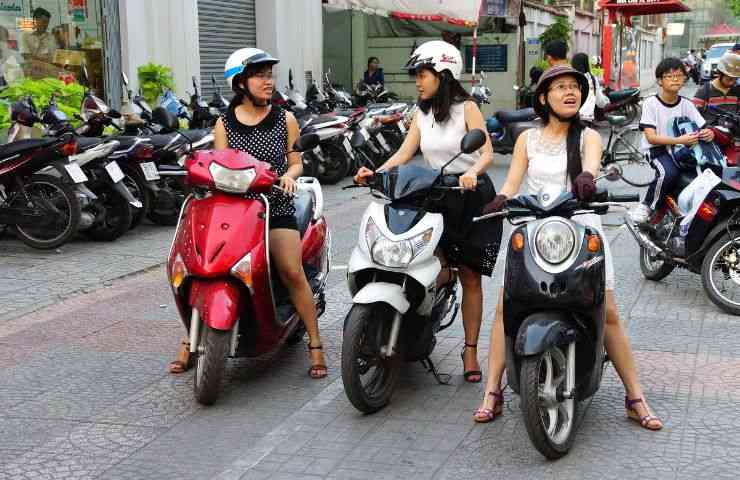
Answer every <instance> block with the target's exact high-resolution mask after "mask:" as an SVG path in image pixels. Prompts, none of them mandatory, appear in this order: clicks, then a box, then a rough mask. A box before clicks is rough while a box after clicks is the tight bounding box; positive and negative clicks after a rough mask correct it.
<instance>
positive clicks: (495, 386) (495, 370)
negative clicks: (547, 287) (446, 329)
mask: <svg viewBox="0 0 740 480" xmlns="http://www.w3.org/2000/svg"><path fill="white" fill-rule="evenodd" d="M505 368H506V338H505V337H504V289H503V288H502V289H500V291H499V297H498V304H497V305H496V317H495V318H494V319H493V328H492V329H491V341H490V344H489V346H488V372H487V375H486V389H485V393H484V395H483V403H481V407H480V408H481V409H493V407H494V405H493V404H494V401H495V398H494V397H493V396H492V395H489V392H494V393H501V377H502V376H503V374H504V369H505Z"/></svg>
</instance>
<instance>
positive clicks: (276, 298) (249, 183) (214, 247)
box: [167, 135, 331, 405]
mask: <svg viewBox="0 0 740 480" xmlns="http://www.w3.org/2000/svg"><path fill="white" fill-rule="evenodd" d="M318 140H319V139H318V137H317V136H316V135H309V136H303V137H300V138H299V139H298V141H297V142H296V144H295V145H294V147H293V148H294V150H295V151H301V150H310V149H312V148H314V147H315V145H316V144H317V143H318ZM185 168H186V169H187V171H188V182H189V184H190V185H191V186H192V188H193V193H192V195H191V196H190V197H188V200H187V201H186V202H185V204H184V205H183V209H182V213H181V217H180V221H179V223H178V227H177V231H176V233H175V238H174V241H173V244H172V248H171V250H170V254H169V258H168V262H167V274H168V278H169V282H170V285H171V287H172V293H173V294H174V296H175V302H176V304H177V308H178V311H179V313H180V317H181V319H182V321H183V323H184V325H185V327H186V328H187V329H188V331H189V336H190V352H191V355H193V356H194V361H195V374H194V378H193V380H194V383H193V387H194V392H195V398H196V399H197V401H198V402H199V403H202V404H205V405H210V404H213V403H214V402H215V401H216V399H217V397H218V393H219V385H220V383H221V377H222V375H223V371H224V368H225V363H226V359H227V357H231V358H236V357H257V356H260V355H264V354H267V353H271V352H275V351H276V350H278V349H279V348H280V347H281V346H282V345H283V344H284V343H285V342H286V341H287V342H293V343H294V342H297V341H300V339H301V338H302V337H303V334H304V333H305V331H304V329H303V326H302V322H301V320H300V319H299V317H298V315H297V313H296V311H295V308H294V307H293V306H292V305H291V304H290V300H289V297H288V294H287V290H286V288H285V286H284V285H282V284H281V281H280V278H279V275H277V274H276V272H275V271H274V267H273V265H272V262H271V257H270V242H269V238H270V236H269V235H268V232H269V218H270V204H269V202H268V200H267V197H266V196H264V195H262V197H261V200H254V199H251V198H247V197H246V196H245V195H244V194H246V193H247V192H250V193H256V194H264V193H267V192H269V191H270V190H271V189H273V188H276V187H275V186H274V185H275V183H276V182H277V180H278V179H277V175H276V174H275V173H274V171H272V170H271V169H270V165H269V164H267V163H264V162H261V161H258V160H255V159H253V158H252V157H250V156H249V155H247V154H245V153H243V152H239V151H237V150H222V151H201V152H195V153H194V154H193V155H191V156H190V157H188V159H187V161H186V162H185ZM298 185H299V193H298V195H297V196H296V199H295V204H296V220H297V223H298V227H299V230H300V233H301V237H302V254H303V261H304V269H305V271H306V275H307V277H308V280H309V283H310V285H311V289H312V291H313V294H314V301H315V303H316V307H317V310H318V312H319V315H321V314H322V313H323V311H324V305H325V303H324V288H325V284H326V278H327V274H328V272H329V257H330V244H331V235H330V232H329V228H328V226H327V224H326V220H325V219H324V217H323V213H322V212H323V196H322V193H321V186H320V185H319V183H318V182H317V181H316V180H315V179H312V178H301V179H299V180H298Z"/></svg>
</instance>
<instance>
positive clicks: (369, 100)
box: [355, 82, 398, 106]
mask: <svg viewBox="0 0 740 480" xmlns="http://www.w3.org/2000/svg"><path fill="white" fill-rule="evenodd" d="M355 96H356V99H357V101H356V103H357V104H358V105H361V106H365V105H371V104H374V103H387V102H395V101H396V100H398V95H396V94H395V93H393V92H389V91H388V90H386V89H385V85H383V84H381V83H377V84H374V85H368V84H367V83H365V82H360V83H359V84H357V92H356V94H355Z"/></svg>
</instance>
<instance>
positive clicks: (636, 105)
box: [594, 88, 642, 123]
mask: <svg viewBox="0 0 740 480" xmlns="http://www.w3.org/2000/svg"><path fill="white" fill-rule="evenodd" d="M606 96H607V97H609V102H610V103H608V104H607V105H606V106H605V107H604V108H597V109H596V110H595V111H594V113H595V115H596V120H599V121H603V120H605V119H606V115H608V114H613V115H622V116H625V117H627V123H634V122H637V121H639V120H640V116H641V115H642V106H641V102H642V98H641V97H640V89H639V88H626V89H624V90H612V91H607V92H606Z"/></svg>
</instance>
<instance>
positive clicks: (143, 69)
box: [138, 63, 175, 105]
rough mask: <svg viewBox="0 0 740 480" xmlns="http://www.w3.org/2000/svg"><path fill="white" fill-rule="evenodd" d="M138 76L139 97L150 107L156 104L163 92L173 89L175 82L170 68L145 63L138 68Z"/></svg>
mask: <svg viewBox="0 0 740 480" xmlns="http://www.w3.org/2000/svg"><path fill="white" fill-rule="evenodd" d="M138 74H139V85H140V86H141V95H142V96H143V97H144V99H145V100H146V101H147V102H148V103H149V104H151V105H154V104H156V103H157V99H158V98H159V96H160V95H162V94H163V93H164V91H165V90H174V89H175V80H174V76H173V75H172V69H171V68H170V67H166V66H164V65H158V64H156V63H147V64H146V65H142V66H140V67H139V69H138Z"/></svg>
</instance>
